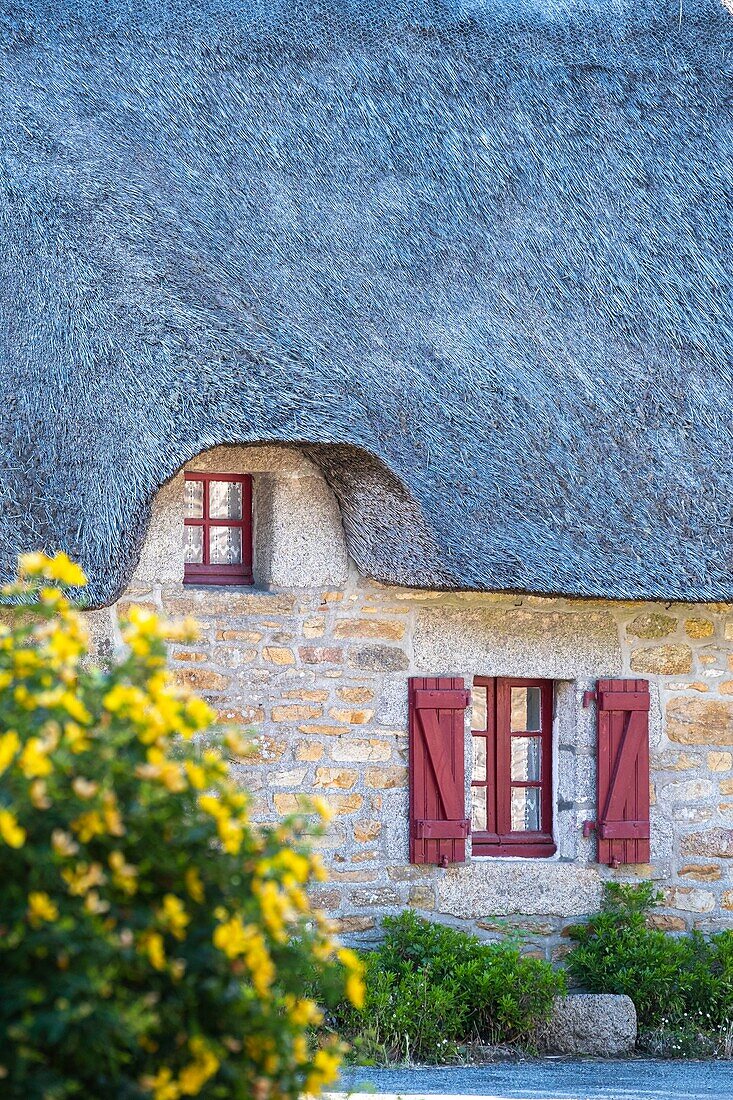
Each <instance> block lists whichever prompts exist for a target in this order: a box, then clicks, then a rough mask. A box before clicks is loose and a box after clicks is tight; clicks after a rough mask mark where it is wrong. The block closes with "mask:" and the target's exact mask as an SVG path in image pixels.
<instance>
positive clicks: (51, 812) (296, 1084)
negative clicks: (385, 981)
mask: <svg viewBox="0 0 733 1100" xmlns="http://www.w3.org/2000/svg"><path fill="white" fill-rule="evenodd" d="M84 583H85V578H84V575H83V573H82V571H81V570H80V569H79V567H78V566H76V565H75V564H73V563H72V562H71V561H69V559H68V558H67V557H66V556H65V555H63V554H58V555H57V556H56V557H55V558H53V559H49V558H47V557H45V556H43V555H41V554H28V555H25V556H24V557H22V558H21V561H20V569H19V576H18V580H17V582H16V583H14V584H13V585H10V586H6V588H5V589H4V590H3V595H4V597H5V602H6V603H7V604H8V605H9V606H8V607H6V609H5V612H4V615H3V619H4V622H3V623H2V624H0V881H1V882H2V889H0V990H1V993H0V1095H2V1096H3V1098H8V1100H21V1098H22V1100H34V1098H38V1100H66V1098H70V1097H84V1098H92V1097H102V1096H104V1097H114V1098H115V1100H135V1098H140V1100H143V1098H145V1097H152V1098H154V1100H179V1098H181V1097H189V1096H199V1097H202V1098H212V1100H213V1098H218V1097H221V1098H227V1100H229V1098H231V1100H240V1098H241V1100H244V1098H247V1100H250V1098H253V1097H254V1098H257V1100H269V1098H272V1100H277V1098H282V1100H288V1098H294V1097H296V1096H298V1095H300V1094H301V1093H303V1092H308V1093H312V1094H316V1095H317V1094H318V1093H319V1092H320V1091H321V1089H322V1087H323V1086H324V1085H328V1084H330V1083H331V1082H332V1081H333V1080H334V1079H335V1077H336V1073H337V1069H338V1063H339V1049H338V1046H337V1045H336V1044H335V1043H333V1042H329V1041H327V1040H325V1039H321V1040H320V1041H319V1040H318V1039H317V1038H316V1037H315V1036H317V1035H318V1026H319V1024H320V1022H321V1020H322V1007H328V1006H330V1005H333V1004H335V1003H336V1002H337V1001H338V999H339V998H340V997H342V996H344V994H346V996H349V997H350V998H351V1000H352V1001H353V1002H354V1003H355V1004H359V1003H360V1002H361V999H362V997H363V988H362V984H361V973H360V965H359V963H358V961H357V960H356V958H355V956H353V954H352V953H351V952H349V951H347V950H345V949H343V948H341V947H339V945H338V944H337V943H336V942H335V941H334V939H333V938H332V936H331V935H330V931H329V928H328V924H327V922H326V921H325V920H324V919H323V917H322V916H321V915H320V914H319V913H318V912H317V911H314V910H313V909H312V908H311V906H310V904H309V901H308V896H307V893H306V888H307V886H308V884H309V883H310V882H311V881H313V880H314V879H318V878H320V877H322V869H321V866H320V864H319V861H318V857H317V856H316V855H314V854H312V853H311V852H310V851H309V850H308V847H307V845H306V844H305V843H304V840H303V836H304V830H305V828H306V827H307V825H308V824H309V822H308V820H307V819H306V818H302V817H296V818H292V819H289V820H288V821H287V822H285V823H283V824H282V825H280V826H278V827H277V828H272V829H257V828H255V827H253V826H252V824H251V823H250V821H249V818H248V812H247V804H248V799H247V795H246V794H244V793H243V792H242V791H241V790H239V789H238V788H237V787H236V785H235V784H234V783H233V781H232V780H231V779H230V777H229V773H228V764H227V757H228V755H234V754H240V753H242V752H243V751H244V749H245V747H244V745H243V744H242V737H241V735H240V734H239V733H237V732H236V731H235V730H223V731H222V732H221V737H220V747H218V748H211V747H210V745H211V737H210V736H208V735H207V738H206V742H207V745H208V746H209V747H205V746H204V745H202V741H203V740H204V739H203V738H201V737H200V736H197V735H199V734H200V733H201V732H202V731H203V730H205V729H207V728H208V727H209V726H210V725H211V723H212V721H213V718H214V715H213V713H212V712H211V711H210V709H209V708H208V706H207V705H206V704H205V703H204V702H202V701H201V700H200V699H197V698H195V697H194V696H191V695H190V694H187V693H186V692H184V691H183V690H181V689H177V688H175V687H174V686H173V685H172V683H171V681H170V680H169V677H168V673H167V671H166V643H167V642H169V641H172V640H189V639H190V636H191V626H190V625H189V624H184V625H183V626H178V627H174V626H170V625H165V624H163V623H161V622H160V621H159V620H158V619H157V617H156V616H155V615H152V614H148V613H146V612H144V611H142V610H140V609H138V610H133V611H132V612H131V613H130V617H129V621H128V623H127V625H126V627H125V629H124V641H125V643H126V653H125V655H124V657H123V658H122V659H121V660H120V662H119V663H117V664H116V665H114V666H113V667H110V668H105V669H101V668H97V667H94V666H93V664H91V662H90V660H89V658H88V656H87V639H86V635H85V629H84V624H83V617H82V616H81V615H80V614H79V613H78V612H77V611H76V610H74V608H73V606H72V604H71V601H70V599H69V596H68V594H67V593H66V592H65V591H64V589H65V588H66V587H74V588H77V589H78V588H80V587H82V586H83V585H84ZM15 605H17V606H15ZM306 990H307V991H308V995H306V992H305V991H306ZM321 1006H322V1007H321Z"/></svg>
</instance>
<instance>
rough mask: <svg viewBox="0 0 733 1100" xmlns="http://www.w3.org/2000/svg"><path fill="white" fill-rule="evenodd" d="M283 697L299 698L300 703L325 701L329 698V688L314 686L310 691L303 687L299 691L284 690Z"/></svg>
mask: <svg viewBox="0 0 733 1100" xmlns="http://www.w3.org/2000/svg"><path fill="white" fill-rule="evenodd" d="M283 699H297V701H298V702H299V703H325V702H326V699H328V689H327V688H313V690H312V691H309V690H305V689H302V688H301V689H299V690H298V691H284V692H283Z"/></svg>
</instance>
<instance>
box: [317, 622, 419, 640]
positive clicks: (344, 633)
mask: <svg viewBox="0 0 733 1100" xmlns="http://www.w3.org/2000/svg"><path fill="white" fill-rule="evenodd" d="M333 636H334V638H382V639H384V641H389V642H399V641H400V640H401V639H402V638H404V636H405V624H404V623H403V622H399V621H398V620H397V619H342V620H341V621H340V622H338V623H336V627H335V629H334V632H333Z"/></svg>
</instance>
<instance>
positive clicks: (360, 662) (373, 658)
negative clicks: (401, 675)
mask: <svg viewBox="0 0 733 1100" xmlns="http://www.w3.org/2000/svg"><path fill="white" fill-rule="evenodd" d="M349 665H350V667H351V668H360V669H367V670H369V671H371V672H401V671H403V670H404V669H406V668H409V665H410V662H409V660H408V659H407V654H406V653H403V652H402V650H401V649H396V648H395V647H394V646H388V645H367V646H359V647H357V648H354V649H352V650H350V652H349Z"/></svg>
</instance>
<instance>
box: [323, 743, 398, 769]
mask: <svg viewBox="0 0 733 1100" xmlns="http://www.w3.org/2000/svg"><path fill="white" fill-rule="evenodd" d="M391 755H392V746H391V745H390V743H389V741H380V740H378V739H376V738H364V737H340V738H339V740H338V741H337V742H335V743H334V745H333V747H332V749H331V756H332V757H333V759H334V760H351V761H354V762H355V763H367V762H368V761H371V760H373V761H384V760H389V758H390V757H391Z"/></svg>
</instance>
